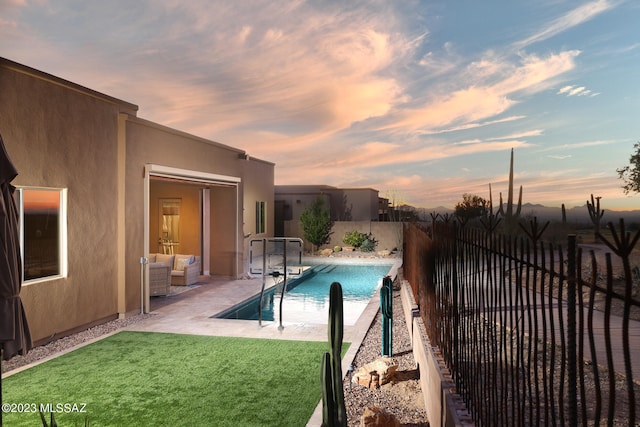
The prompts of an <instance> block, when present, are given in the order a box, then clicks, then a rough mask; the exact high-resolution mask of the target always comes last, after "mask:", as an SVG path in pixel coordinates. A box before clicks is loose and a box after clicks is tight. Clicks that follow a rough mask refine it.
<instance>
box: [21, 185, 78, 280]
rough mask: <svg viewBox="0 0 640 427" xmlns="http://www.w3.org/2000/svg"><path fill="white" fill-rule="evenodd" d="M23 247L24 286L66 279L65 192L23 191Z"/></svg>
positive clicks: (37, 189) (36, 189)
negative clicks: (51, 279) (47, 280)
mask: <svg viewBox="0 0 640 427" xmlns="http://www.w3.org/2000/svg"><path fill="white" fill-rule="evenodd" d="M18 203H19V205H18V206H19V209H20V247H21V248H22V260H23V280H24V281H25V282H29V281H36V280H42V279H49V278H56V277H61V276H65V275H66V269H67V220H66V219H67V215H66V190H60V189H50V188H21V189H19V190H18Z"/></svg>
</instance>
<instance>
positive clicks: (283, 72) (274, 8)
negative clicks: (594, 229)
mask: <svg viewBox="0 0 640 427" xmlns="http://www.w3.org/2000/svg"><path fill="white" fill-rule="evenodd" d="M639 22H640V2H639V1H637V0H626V1H624V0H620V1H619V0H596V1H564V0H538V1H527V2H524V1H512V2H509V1H498V0H490V1H477V0H453V1H452V0H438V1H409V0H407V1H402V0H398V1H391V0H389V1H375V0H374V1H344V2H342V1H302V0H293V1H280V0H265V1H254V0H246V1H245V0H239V1H235V2H231V1H210V0H188V1H186V0H134V1H132V0H104V1H85V0H50V1H49V0H1V1H0V56H3V57H5V58H8V59H10V60H13V61H16V62H19V63H22V64H24V65H27V66H30V67H33V68H36V69H38V70H41V71H45V72H47V73H50V74H53V75H55V76H58V77H61V78H64V79H67V80H70V81H72V82H75V83H78V84H81V85H83V86H86V87H89V88H91V89H94V90H97V91H100V92H103V93H106V94H108V95H111V96H114V97H116V98H120V99H123V100H125V101H128V102H131V103H134V104H137V105H139V107H140V110H139V112H138V116H139V117H142V118H145V119H148V120H152V121H155V122H158V123H161V124H163V125H166V126H170V127H173V128H176V129H179V130H182V131H185V132H189V133H192V134H195V135H198V136H202V137H205V138H208V139H211V140H214V141H217V142H220V143H223V144H227V145H231V146H234V147H238V148H241V149H244V150H246V151H247V152H248V153H249V154H250V155H251V156H253V157H258V158H261V159H264V160H268V161H271V162H274V163H275V164H276V184H327V185H333V186H338V187H370V188H375V189H377V190H379V191H380V194H381V195H385V194H393V195H395V196H396V198H397V199H398V200H400V201H403V202H406V203H409V204H412V205H414V206H419V207H427V208H433V207H436V206H440V205H443V206H447V207H453V206H454V205H455V203H456V202H458V201H460V200H462V194H463V193H474V194H478V195H480V196H482V197H485V198H488V197H489V184H491V185H492V188H493V191H494V199H496V200H497V198H498V193H499V192H502V193H503V194H505V193H506V190H507V178H508V171H509V153H510V150H511V148H513V149H514V152H515V184H516V185H517V186H519V185H522V186H523V187H524V202H529V203H540V204H544V205H547V206H559V205H560V204H561V203H565V204H566V205H567V207H573V206H576V205H583V204H585V203H586V200H587V199H589V198H590V194H591V193H593V194H594V195H596V196H602V200H601V203H602V206H603V207H604V208H609V209H612V208H619V209H631V208H637V209H640V196H638V195H634V196H625V195H624V193H623V191H622V188H621V185H622V182H621V181H620V180H619V179H618V177H617V173H616V169H617V168H620V167H622V166H625V165H627V164H628V160H629V156H630V155H631V153H632V150H633V145H634V143H636V142H638V141H640V29H639V28H640V27H639V25H640V24H639ZM0 95H1V94H0ZM0 99H1V98H0Z"/></svg>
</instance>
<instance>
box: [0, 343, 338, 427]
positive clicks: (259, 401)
mask: <svg viewBox="0 0 640 427" xmlns="http://www.w3.org/2000/svg"><path fill="white" fill-rule="evenodd" d="M344 347H348V346H347V345H345V346H344ZM326 350H328V344H327V343H326V342H302V341H284V340H261V339H246V338H227V337H204V336H194V335H178V334H160V333H143V332H120V333H117V334H115V335H112V336H110V337H108V338H106V339H104V340H101V341H99V342H96V343H94V344H91V345H88V346H86V347H83V348H80V349H78V350H76V351H74V352H71V353H69V354H66V355H63V356H60V357H58V358H56V359H54V360H51V361H49V362H46V363H44V364H41V365H38V366H35V367H33V368H31V369H28V370H26V371H23V372H20V373H18V374H15V375H13V376H11V377H9V378H6V379H4V380H3V383H2V389H3V399H2V400H3V403H5V404H6V403H16V404H18V403H22V404H27V405H28V406H31V405H33V406H36V405H37V406H39V405H41V404H44V405H46V404H51V405H52V406H53V407H54V408H55V406H56V405H57V404H62V405H64V404H69V405H68V406H66V408H65V406H62V407H61V408H60V409H62V412H57V413H56V414H55V416H56V421H57V423H58V424H59V425H60V427H66V426H73V425H84V419H85V416H88V419H89V422H90V425H92V426H151V425H153V426H187V425H188V426H212V425H215V426H265V425H269V426H274V425H281V426H303V425H305V424H306V422H307V421H308V419H309V417H310V416H311V414H312V412H313V410H314V408H315V407H316V405H317V404H318V402H319V401H320V379H319V377H320V362H321V359H322V353H323V352H324V351H326ZM74 404H75V405H76V406H75V407H74V406H73V405H74ZM82 409H84V410H85V411H86V412H84V413H74V412H68V413H65V411H67V410H70V411H73V410H82ZM39 419H40V418H39V415H38V414H37V413H5V414H4V418H3V420H4V425H6V426H30V427H31V426H37V425H39V423H40V421H39Z"/></svg>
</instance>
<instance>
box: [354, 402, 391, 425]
mask: <svg viewBox="0 0 640 427" xmlns="http://www.w3.org/2000/svg"><path fill="white" fill-rule="evenodd" d="M360 427H400V421H398V419H397V418H396V417H395V415H393V414H390V413H388V412H386V411H384V410H382V409H380V408H378V407H375V406H369V407H368V408H367V409H365V410H364V413H363V414H362V417H361V418H360Z"/></svg>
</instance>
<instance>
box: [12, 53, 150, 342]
mask: <svg viewBox="0 0 640 427" xmlns="http://www.w3.org/2000/svg"><path fill="white" fill-rule="evenodd" d="M0 94H1V97H2V102H0V132H1V133H2V135H3V139H4V141H5V145H6V148H7V151H8V153H9V156H10V157H11V159H12V161H13V163H14V165H15V166H16V168H17V169H18V173H19V175H18V177H17V178H16V179H15V180H14V181H13V184H14V185H16V186H23V187H41V186H46V187H57V188H67V189H68V206H67V212H68V216H67V224H68V234H67V239H68V276H67V277H64V278H59V279H54V280H47V281H42V282H36V283H30V284H26V285H25V286H23V288H22V292H21V296H22V299H23V301H24V305H25V309H26V312H27V315H28V321H29V325H30V327H31V329H32V333H33V337H34V339H35V340H36V341H37V340H41V339H43V338H45V337H49V336H52V335H55V334H59V333H62V332H64V331H67V330H72V329H74V328H75V327H77V326H78V325H85V324H91V323H94V322H100V321H103V320H107V319H109V318H114V317H115V316H116V313H117V310H116V292H117V289H116V287H115V286H113V285H114V284H115V283H116V278H117V271H116V268H114V267H115V264H114V263H113V262H112V260H115V259H116V257H117V247H116V241H115V239H114V236H115V235H116V227H117V220H116V216H115V215H114V213H115V212H114V210H113V206H115V205H116V194H117V187H116V172H117V170H116V167H115V165H116V158H117V145H116V139H117V126H116V117H117V115H118V113H119V112H122V111H125V112H127V113H130V114H135V111H136V109H137V107H136V106H134V105H132V104H129V103H126V102H122V101H118V100H115V99H113V98H109V97H107V96H104V95H101V94H98V93H95V92H93V91H89V90H87V89H85V88H82V87H80V86H77V85H74V84H73V83H70V82H64V81H61V80H60V79H57V78H54V77H53V76H50V75H47V74H45V73H41V72H38V71H36V70H33V69H29V68H27V67H23V66H20V65H19V64H15V63H11V62H9V61H5V60H3V59H0Z"/></svg>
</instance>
